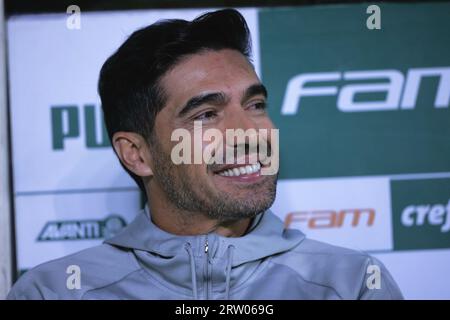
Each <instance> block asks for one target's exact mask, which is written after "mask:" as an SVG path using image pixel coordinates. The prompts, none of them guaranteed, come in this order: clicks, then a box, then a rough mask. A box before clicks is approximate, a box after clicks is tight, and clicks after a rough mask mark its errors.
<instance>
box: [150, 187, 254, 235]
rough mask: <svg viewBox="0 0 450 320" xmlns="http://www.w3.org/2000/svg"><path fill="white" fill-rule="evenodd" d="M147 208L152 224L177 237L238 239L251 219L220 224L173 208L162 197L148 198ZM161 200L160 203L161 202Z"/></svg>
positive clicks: (200, 215) (193, 213)
mask: <svg viewBox="0 0 450 320" xmlns="http://www.w3.org/2000/svg"><path fill="white" fill-rule="evenodd" d="M147 199H149V201H148V206H149V209H150V212H151V217H150V218H151V219H152V222H153V223H154V224H155V225H156V226H157V227H158V228H160V229H161V230H164V231H165V232H168V233H171V234H174V235H179V236H187V235H190V236H192V235H201V234H207V233H216V234H218V235H221V236H224V237H240V236H242V235H244V234H245V232H246V231H247V229H248V228H249V226H250V224H251V220H252V219H251V218H246V219H240V220H234V221H227V222H221V221H218V220H217V219H211V218H209V217H208V216H206V215H205V214H204V213H202V212H190V211H189V212H187V211H183V210H180V209H178V208H176V207H174V206H173V205H172V204H171V203H170V202H169V201H166V200H165V199H164V198H163V197H159V196H158V197H153V198H152V197H150V194H149V193H148V192H147ZM161 200H162V201H161Z"/></svg>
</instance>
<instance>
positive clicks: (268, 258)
mask: <svg viewBox="0 0 450 320" xmlns="http://www.w3.org/2000/svg"><path fill="white" fill-rule="evenodd" d="M249 37H250V35H249V31H248V28H247V25H246V23H245V20H244V19H243V17H242V16H241V15H240V14H239V13H238V12H237V11H235V10H231V9H227V10H220V11H216V12H211V13H206V14H204V15H202V16H200V17H198V18H197V19H195V20H193V21H191V22H188V21H184V20H165V21H160V22H157V23H156V24H153V25H151V26H148V27H146V28H144V29H141V30H138V31H136V32H135V33H133V34H132V35H131V36H130V37H129V38H128V40H126V41H125V43H124V44H123V45H122V46H121V47H120V48H119V49H118V50H117V52H115V53H114V54H113V55H112V56H111V57H110V58H109V59H108V60H107V61H106V62H105V64H104V65H103V68H102V70H101V73H100V80H99V93H100V96H101V100H102V105H103V110H104V116H105V122H106V125H107V128H108V132H109V135H110V139H111V141H112V144H113V147H114V150H115V152H116V154H117V156H118V158H119V159H120V162H121V164H122V165H123V167H124V169H125V170H126V171H127V172H128V173H129V174H130V175H131V176H132V177H133V179H134V180H135V181H136V183H137V184H138V185H139V187H140V189H141V190H142V192H143V193H144V194H145V195H146V196H147V200H148V201H147V205H146V206H145V209H144V210H143V211H142V212H140V213H139V214H138V216H137V217H136V219H135V220H134V221H133V222H132V223H131V224H130V225H129V226H127V227H126V228H125V229H123V230H122V231H121V232H120V233H119V234H117V235H116V236H114V237H113V238H111V239H108V240H106V241H105V242H104V243H103V244H102V245H100V246H97V247H94V248H91V249H87V250H84V251H81V252H78V253H75V254H73V255H70V256H67V257H64V258H61V259H58V260H54V261H51V262H48V263H45V264H42V265H40V266H38V267H36V268H34V269H33V270H31V271H28V272H27V273H26V274H25V275H23V276H22V277H21V279H20V280H19V281H18V283H16V285H15V286H14V288H13V289H12V291H11V292H10V294H9V298H10V299H215V300H216V299H237V300H241V299H401V298H402V295H401V293H400V291H399V289H398V287H397V285H396V284H395V282H394V280H393V279H392V277H391V276H390V274H389V272H388V271H387V270H386V269H385V268H384V266H383V265H382V264H381V263H380V262H379V261H377V260H376V259H374V258H372V257H370V256H368V255H367V254H364V253H362V252H357V251H352V250H348V249H344V248H339V247H335V246H332V245H328V244H324V243H321V242H317V241H313V240H310V239H307V238H305V236H304V235H303V234H302V233H301V232H300V231H298V230H293V229H285V228H284V226H283V223H282V221H281V220H280V219H279V218H277V217H276V216H275V215H274V214H273V213H272V212H271V211H270V210H269V208H270V206H271V205H272V203H273V202H274V199H275V194H276V182H277V173H276V170H275V171H272V172H271V173H270V174H264V172H268V171H264V170H265V169H268V168H269V167H271V166H273V165H274V164H275V163H276V162H277V161H278V159H277V152H275V150H277V149H278V146H277V141H278V140H277V139H274V138H273V137H274V136H273V135H271V134H269V135H265V136H264V133H267V132H274V130H275V128H274V125H273V123H272V122H271V120H270V118H269V116H268V113H267V110H266V106H267V105H266V100H267V90H266V88H265V87H264V85H263V84H262V83H261V81H260V80H259V78H258V76H257V75H256V73H255V70H254V68H253V66H252V64H251V60H250V39H249ZM199 123H200V125H201V130H208V129H211V130H215V131H214V132H215V133H216V134H217V133H220V134H221V135H222V136H224V137H225V139H224V141H223V142H222V143H215V144H213V148H211V155H214V156H216V157H215V159H216V160H222V159H221V158H222V156H220V157H217V155H218V154H223V155H225V154H227V155H228V154H229V150H232V153H231V154H232V161H231V162H229V161H215V162H214V161H213V162H211V161H200V162H195V161H193V162H189V161H185V162H183V163H176V161H174V157H173V154H174V152H173V151H174V150H175V149H174V148H176V145H177V143H178V142H179V141H177V139H174V137H173V134H174V132H176V131H177V130H182V131H183V132H184V133H187V135H188V136H195V135H196V134H198V130H199V128H198V126H197V125H198V124H199ZM229 129H233V130H241V132H251V134H250V135H249V136H248V137H246V138H248V139H244V140H242V139H241V140H240V139H239V138H238V137H233V138H229V136H228V135H227V134H226V132H227V130H229ZM251 136H253V138H255V139H253V140H252V139H251ZM261 137H262V138H261ZM235 138H236V139H235ZM211 140H212V139H208V137H202V139H201V140H200V145H199V143H198V140H196V139H192V140H189V141H190V142H189V143H188V145H190V146H191V147H192V150H193V152H190V151H188V150H186V149H184V150H183V152H188V154H183V155H182V156H183V157H185V159H187V160H190V158H195V156H196V155H198V151H199V150H200V153H201V154H202V155H203V154H204V152H203V151H205V150H206V149H207V148H208V147H210V146H211V144H210V143H211V142H212V141H211ZM196 141H197V143H196ZM251 141H253V142H254V141H257V145H256V147H255V145H254V144H252V143H251ZM262 149H267V150H268V154H267V157H266V158H265V159H263V153H262V152H261V150H262ZM192 150H191V151H192ZM239 150H241V151H242V150H243V152H239ZM267 159H269V161H267ZM203 160H204V159H203ZM188 162H189V163H188ZM274 167H275V168H277V165H275V166H274ZM68 268H72V269H70V270H75V271H74V272H75V273H73V274H70V275H68V274H67V273H66V271H67V270H68Z"/></svg>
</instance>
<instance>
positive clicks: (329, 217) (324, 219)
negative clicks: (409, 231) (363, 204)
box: [284, 209, 375, 229]
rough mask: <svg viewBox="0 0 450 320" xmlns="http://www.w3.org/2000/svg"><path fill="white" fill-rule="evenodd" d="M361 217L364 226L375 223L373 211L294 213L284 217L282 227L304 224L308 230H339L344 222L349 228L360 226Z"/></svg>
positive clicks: (349, 210) (345, 210) (348, 210)
mask: <svg viewBox="0 0 450 320" xmlns="http://www.w3.org/2000/svg"><path fill="white" fill-rule="evenodd" d="M363 215H364V216H365V217H367V218H366V225H367V226H368V227H370V226H372V225H373V223H374V221H375V210H374V209H344V210H340V211H334V210H315V211H294V212H290V213H288V214H287V215H286V218H285V219H284V225H285V227H286V228H288V227H289V226H290V225H291V224H292V223H295V222H305V223H306V225H307V227H308V228H309V229H325V228H341V227H342V226H343V225H344V224H345V223H346V221H351V226H352V227H357V226H359V225H360V224H361V223H360V222H361V220H362V219H361V217H362V216H363ZM348 217H349V218H348ZM348 223H349V222H347V224H348Z"/></svg>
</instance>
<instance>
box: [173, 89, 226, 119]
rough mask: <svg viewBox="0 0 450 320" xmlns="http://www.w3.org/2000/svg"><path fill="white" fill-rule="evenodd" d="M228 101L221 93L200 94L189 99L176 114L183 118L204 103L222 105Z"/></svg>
mask: <svg viewBox="0 0 450 320" xmlns="http://www.w3.org/2000/svg"><path fill="white" fill-rule="evenodd" d="M227 101H228V98H227V96H226V95H225V94H224V93H223V92H212V93H202V94H199V95H197V96H195V97H192V98H190V99H189V101H188V102H187V103H186V104H185V105H184V107H183V108H181V111H180V112H179V113H178V115H179V116H183V115H185V114H186V113H188V112H190V111H192V110H194V109H196V108H198V107H200V106H201V105H203V104H205V103H210V104H215V105H221V104H222V105H223V104H225V103H226V102H227Z"/></svg>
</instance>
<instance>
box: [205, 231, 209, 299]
mask: <svg viewBox="0 0 450 320" xmlns="http://www.w3.org/2000/svg"><path fill="white" fill-rule="evenodd" d="M208 251H209V243H208V235H206V239H205V257H206V277H205V280H206V300H209V281H208V279H209V253H208Z"/></svg>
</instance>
